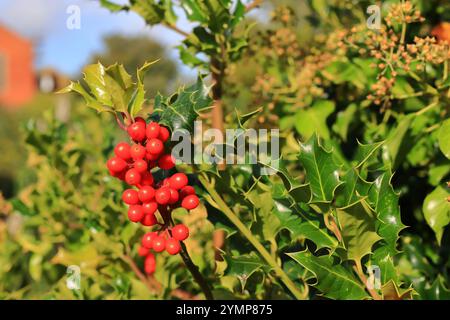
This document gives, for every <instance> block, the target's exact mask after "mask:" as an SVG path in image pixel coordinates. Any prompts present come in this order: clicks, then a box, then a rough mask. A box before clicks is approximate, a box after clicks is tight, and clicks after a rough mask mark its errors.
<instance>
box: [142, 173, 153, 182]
mask: <svg viewBox="0 0 450 320" xmlns="http://www.w3.org/2000/svg"><path fill="white" fill-rule="evenodd" d="M141 184H142V185H143V186H151V185H152V184H153V175H152V174H151V173H150V172H148V171H145V172H143V173H142V174H141Z"/></svg>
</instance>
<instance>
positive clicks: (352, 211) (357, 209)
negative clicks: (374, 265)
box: [336, 199, 381, 263]
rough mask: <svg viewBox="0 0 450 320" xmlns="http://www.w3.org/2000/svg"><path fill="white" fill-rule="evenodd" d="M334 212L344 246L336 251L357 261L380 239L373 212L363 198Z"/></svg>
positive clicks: (369, 251) (347, 258)
mask: <svg viewBox="0 0 450 320" xmlns="http://www.w3.org/2000/svg"><path fill="white" fill-rule="evenodd" d="M336 214H337V217H338V221H339V225H340V229H341V235H342V240H343V242H344V246H345V250H343V249H342V248H338V251H339V253H340V255H341V256H342V257H343V259H345V260H353V261H355V262H358V263H359V262H360V261H361V258H362V257H364V256H365V255H367V254H369V253H371V252H372V246H373V245H374V244H375V243H376V242H377V241H379V240H380V239H381V237H380V236H379V235H378V234H377V233H376V220H377V218H376V215H375V212H373V210H372V209H371V208H370V207H369V205H368V204H367V203H366V201H365V200H364V199H363V200H359V201H358V202H355V203H353V204H351V205H349V206H347V207H344V208H337V209H336Z"/></svg>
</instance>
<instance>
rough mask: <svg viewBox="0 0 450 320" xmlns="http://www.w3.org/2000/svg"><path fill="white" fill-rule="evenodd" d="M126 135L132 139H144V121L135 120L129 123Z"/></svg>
mask: <svg viewBox="0 0 450 320" xmlns="http://www.w3.org/2000/svg"><path fill="white" fill-rule="evenodd" d="M127 131H128V135H129V136H130V138H131V139H133V140H134V141H138V142H140V141H142V140H144V139H145V123H143V122H135V123H133V124H131V125H130V126H129V127H128V129H127Z"/></svg>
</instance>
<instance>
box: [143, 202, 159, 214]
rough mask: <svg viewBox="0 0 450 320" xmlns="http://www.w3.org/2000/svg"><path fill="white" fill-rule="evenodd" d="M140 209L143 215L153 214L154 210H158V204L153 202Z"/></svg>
mask: <svg viewBox="0 0 450 320" xmlns="http://www.w3.org/2000/svg"><path fill="white" fill-rule="evenodd" d="M142 208H143V209H144V213H145V214H155V212H156V210H158V204H157V203H156V202H155V201H152V202H147V203H144V204H142Z"/></svg>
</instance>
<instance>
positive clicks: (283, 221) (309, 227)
mask: <svg viewBox="0 0 450 320" xmlns="http://www.w3.org/2000/svg"><path fill="white" fill-rule="evenodd" d="M273 214H274V215H275V216H276V217H277V218H278V219H279V220H280V230H281V229H286V230H289V231H290V233H291V238H292V239H302V238H307V239H310V240H311V241H313V242H314V243H315V244H316V245H317V247H318V248H335V247H336V246H337V245H338V242H337V240H336V238H334V237H333V236H331V235H330V234H329V233H328V230H327V229H326V227H325V225H324V224H323V221H321V220H320V218H321V216H320V215H317V214H312V213H309V212H307V211H305V210H302V209H301V208H299V207H298V206H294V207H289V204H288V203H286V201H284V202H282V201H275V207H274V208H273Z"/></svg>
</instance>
